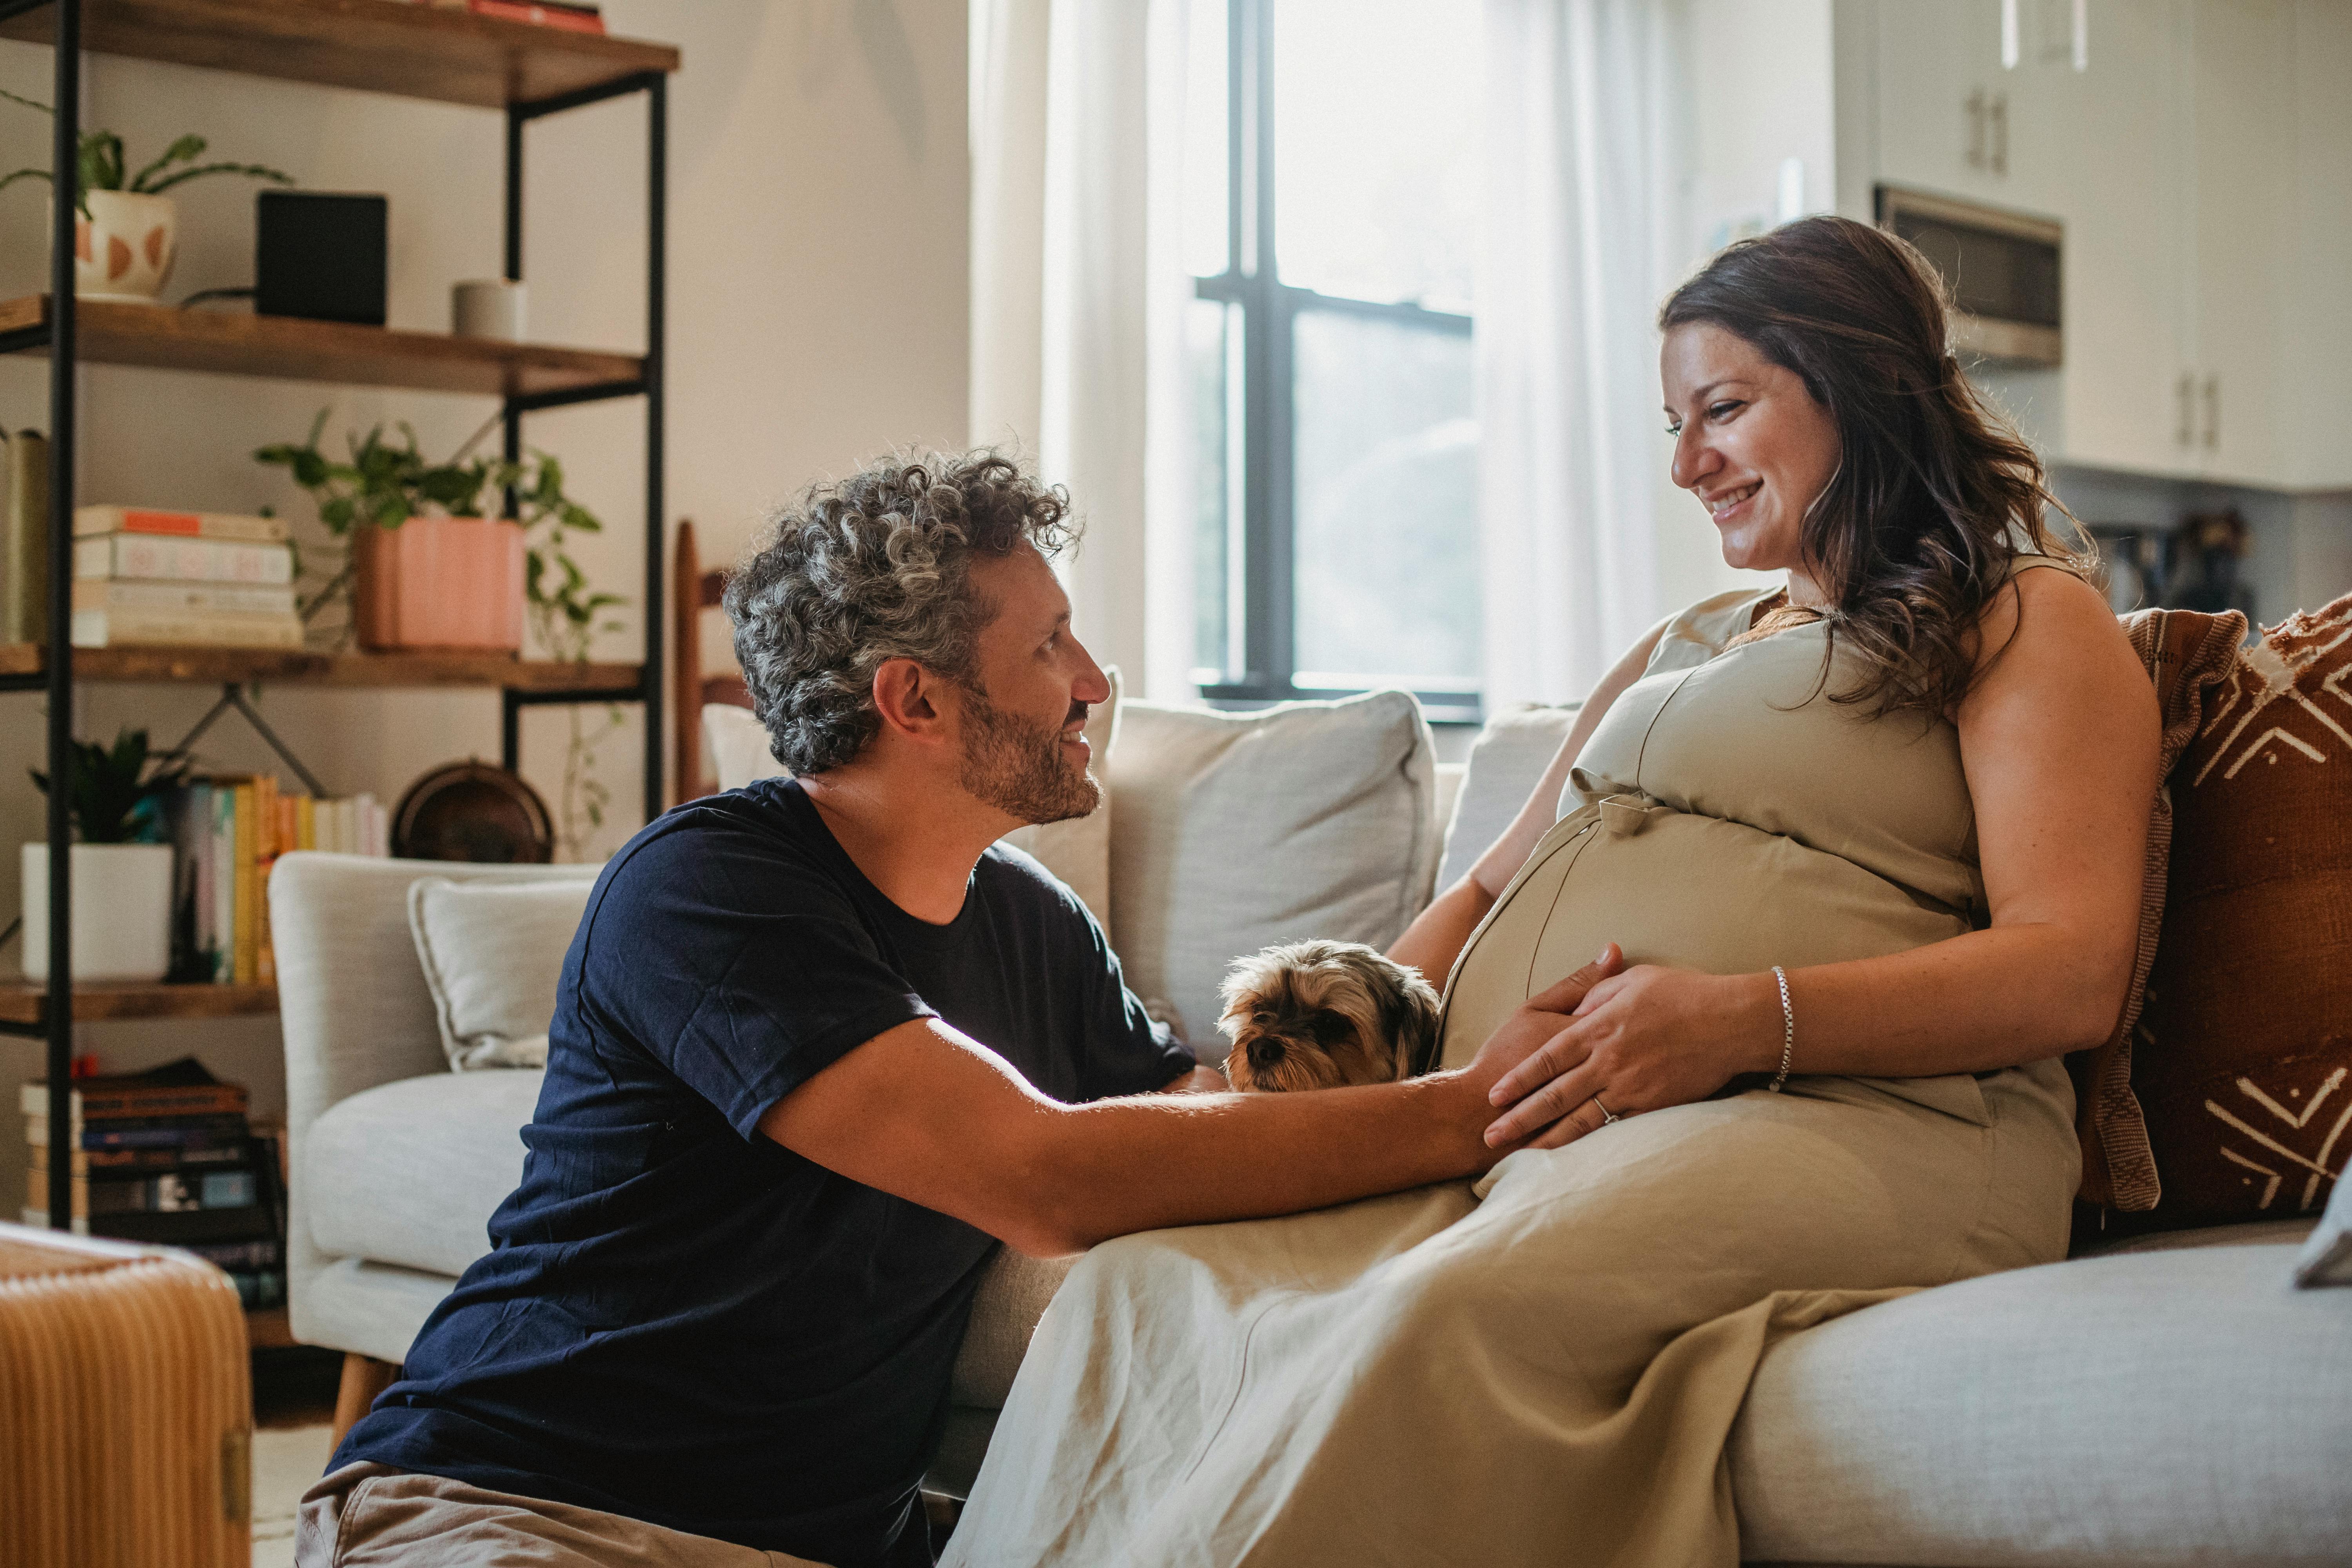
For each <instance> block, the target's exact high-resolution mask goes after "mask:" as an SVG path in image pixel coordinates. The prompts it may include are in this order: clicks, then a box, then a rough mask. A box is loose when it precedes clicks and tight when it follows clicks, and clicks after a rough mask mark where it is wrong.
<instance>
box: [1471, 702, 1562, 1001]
mask: <svg viewBox="0 0 2352 1568" xmlns="http://www.w3.org/2000/svg"><path fill="white" fill-rule="evenodd" d="M1580 706H1581V704H1579V703H1573V702H1571V703H1570V704H1568V705H1567V706H1565V707H1560V708H1541V707H1534V706H1529V707H1524V708H1514V709H1512V710H1509V711H1508V712H1504V713H1497V714H1496V715H1495V716H1494V717H1493V718H1492V719H1489V720H1488V721H1486V728H1485V729H1483V730H1481V731H1478V739H1477V740H1476V741H1475V742H1472V744H1471V747H1470V763H1469V767H1468V770H1467V771H1466V772H1465V773H1464V775H1463V778H1462V789H1461V793H1459V794H1458V795H1455V796H1454V819H1453V821H1452V822H1451V823H1449V824H1448V825H1447V826H1446V829H1445V859H1444V864H1443V865H1441V866H1440V867H1439V868H1438V869H1437V886H1438V888H1439V889H1440V890H1441V891H1442V890H1444V889H1447V888H1450V887H1452V886H1454V883H1456V882H1459V881H1460V880H1461V879H1463V878H1465V877H1466V876H1468V875H1469V874H1470V868H1471V867H1472V866H1474V865H1475V864H1477V860H1478V857H1479V856H1481V855H1484V854H1485V853H1486V851H1487V849H1488V848H1489V847H1491V846H1492V845H1493V844H1494V842H1495V840H1496V839H1497V838H1500V837H1502V836H1503V829H1505V828H1507V827H1508V826H1510V825H1511V819H1512V818H1513V817H1515V816H1518V815H1519V807H1521V806H1523V805H1527V803H1528V792H1530V791H1531V790H1533V789H1534V788H1535V787H1536V781H1537V780H1538V779H1540V778H1542V777H1543V771H1544V769H1546V768H1547V767H1549V766H1550V765H1551V760H1552V758H1553V757H1555V756H1557V755H1559V743H1560V742H1562V741H1565V740H1567V739H1568V731H1569V729H1570V726H1571V725H1573V724H1574V723H1575V722H1576V710H1577V709H1578V708H1579V707H1580ZM1438 983H1442V977H1440V980H1439V982H1438Z"/></svg>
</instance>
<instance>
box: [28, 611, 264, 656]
mask: <svg viewBox="0 0 2352 1568" xmlns="http://www.w3.org/2000/svg"><path fill="white" fill-rule="evenodd" d="M70 629H71V632H72V636H73V645H74V647H257V648H299V647H301V646H302V623H301V621H300V620H299V619H297V618H296V617H295V616H293V615H292V614H291V613H290V612H289V613H288V614H286V615H282V616H279V615H265V616H251V615H236V614H231V613H226V612H222V611H217V610H170V609H151V608H138V609H104V610H76V611H75V612H74V615H73V625H72V626H71V628H70Z"/></svg>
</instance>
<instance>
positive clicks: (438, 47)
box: [0, 0, 678, 109]
mask: <svg viewBox="0 0 2352 1568" xmlns="http://www.w3.org/2000/svg"><path fill="white" fill-rule="evenodd" d="M56 26H57V24H56V21H55V17H54V13H53V11H52V10H51V8H50V7H48V6H43V7H41V8H40V9H38V10H35V11H31V12H27V13H26V14H25V15H24V16H17V17H15V18H13V19H11V20H9V21H7V22H5V23H0V37H6V38H20V39H23V40H25V41H26V42H28V43H40V44H45V43H47V42H48V41H49V39H50V37H52V35H53V33H54V31H55V29H56ZM81 27H82V47H84V48H86V49H92V50H96V51H98V52H99V53H101V54H110V55H129V56H131V57H133V58H138V59H144V60H168V61H170V62H172V63H173V64H174V65H184V66H209V67H211V68H214V69H215V70H229V71H238V72H241V73H243V74H245V75H247V76H268V77H278V78H282V79H285V80H288V81H307V82H315V83H317V84H319V85H320V86H323V87H353V88H359V89H363V90H365V91H369V92H389V93H396V94H398V95H400V96H401V97H404V98H424V99H432V100H436V101H438V102H442V103H467V104H473V105H476V106H478V107H480V108H484V109H503V108H505V107H506V106H507V105H509V104H512V103H534V102H538V101H540V100H544V99H550V98H555V97H558V96H561V95H562V94H565V93H572V92H580V91H583V90H586V89H593V88H598V87H605V86H609V85H611V84H612V83H614V82H617V81H621V80H625V79H627V78H629V77H633V76H639V75H643V74H644V73H646V72H647V71H674V70H676V69H677V63H678V57H677V50H676V49H674V48H672V47H669V46H668V45H667V44H648V43H641V42H638V41H636V40H635V39H631V38H613V37H596V36H594V35H592V34H585V33H571V32H565V31H562V29H560V28H555V27H535V26H530V24H529V23H525V22H503V21H495V20H492V19H491V18H489V17H487V16H474V15H473V14H472V13H470V12H467V11H445V10H440V9H437V8H435V7H432V6H429V5H412V4H408V3H406V0H83V5H82V24H81Z"/></svg>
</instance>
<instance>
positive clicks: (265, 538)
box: [74, 506, 288, 544]
mask: <svg viewBox="0 0 2352 1568" xmlns="http://www.w3.org/2000/svg"><path fill="white" fill-rule="evenodd" d="M103 533H153V534H164V535H169V536H172V537H174V538H180V539H233V540H241V541H244V542H247V543H255V544H283V543H285V542H286V541H287V538H288V534H287V531H286V521H285V519H283V518H276V517H245V516H240V515H238V514H236V513H234V512H222V511H163V510H156V509H154V508H151V507H131V506H85V507H77V508H75V509H74V537H75V538H77V539H87V538H90V537H93V536H95V535H98V534H103Z"/></svg>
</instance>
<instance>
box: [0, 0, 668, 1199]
mask: <svg viewBox="0 0 2352 1568" xmlns="http://www.w3.org/2000/svg"><path fill="white" fill-rule="evenodd" d="M42 5H53V6H55V7H56V10H57V29H56V34H55V37H54V42H53V46H52V47H53V49H54V65H55V84H54V87H53V89H52V90H53V92H54V94H55V96H54V99H53V100H52V101H53V103H54V105H55V108H56V110H57V114H56V120H55V135H54V138H53V140H52V142H51V146H50V159H51V173H52V175H53V185H52V189H53V190H55V191H58V192H64V191H69V190H72V189H74V188H75V187H74V184H73V183H72V182H73V181H74V179H75V171H76V169H77V167H78V163H79V130H80V125H81V58H82V47H81V37H82V29H81V21H82V0H0V20H5V19H7V18H8V17H10V16H17V15H20V14H22V13H24V12H27V11H32V10H37V9H38V8H39V7H40V6H42ZM640 92H641V93H644V94H645V95H646V352H645V362H644V363H645V368H644V371H643V374H641V376H640V377H638V378H637V379H635V380H630V381H616V382H606V383H602V384H596V385H593V386H583V387H574V388H571V389H568V390H565V391H562V392H548V393H534V394H528V395H517V396H509V397H507V398H505V399H504V400H503V407H502V416H501V417H502V423H503V426H504V428H505V438H506V455H507V456H508V457H509V458H520V456H521V454H522V420H523V416H525V415H527V414H532V413H537V412H539V411H540V410H542V409H548V408H561V407H567V406H569V405H573V404H578V403H591V402H598V401H603V400H606V399H610V398H616V397H642V398H644V399H645V412H646V437H645V438H646V497H645V499H646V558H645V568H646V592H645V606H644V626H645V639H646V651H645V658H644V661H643V663H642V665H641V666H640V667H639V675H638V683H637V684H636V685H635V686H633V687H619V688H614V689H610V690H596V691H518V690H514V689H501V690H500V692H499V710H500V712H499V755H500V757H501V759H502V760H503V761H504V763H505V765H506V766H507V767H509V768H512V767H514V766H515V765H516V762H517V758H518V752H519V751H520V741H521V713H522V710H523V709H524V708H526V707H535V706H545V705H551V704H560V703H581V702H637V703H642V704H643V705H644V708H645V805H646V817H647V818H648V820H650V819H651V818H652V817H653V816H655V815H656V814H657V813H659V811H660V810H661V805H662V800H663V777H662V758H663V752H664V747H663V745H662V665H663V658H662V626H661V617H662V606H663V604H664V603H665V598H664V595H663V593H662V574H663V545H664V543H665V535H666V532H667V531H666V530H665V529H664V527H663V524H662V519H663V516H664V512H663V502H662V483H663V462H662V456H663V454H662V416H663V399H662V381H663V366H664V346H665V338H666V333H665V331H664V325H665V323H664V311H665V303H666V294H665V288H666V283H667V277H666V272H667V256H666V247H667V214H668V205H669V193H668V120H669V81H668V78H667V76H666V75H664V74H663V73H662V72H659V71H647V72H644V73H642V74H639V75H636V76H631V77H625V78H623V79H620V80H617V81H614V82H610V83H607V84H605V85H604V86H601V87H594V88H589V89H583V90H581V91H578V92H570V93H563V94H561V95H559V96H556V97H553V98H548V99H542V100H538V101H535V102H530V103H517V104H510V105H509V106H508V109H507V134H506V201H505V219H506V275H507V277H508V278H509V279H514V280H516V281H518V282H519V281H520V280H521V279H522V216H523V127H524V126H525V125H527V124H529V123H530V121H534V120H539V119H542V118H544V117H546V116H548V115H551V114H557V113H561V112H562V111H563V110H567V109H577V108H581V107H583V106H584V105H587V104H591V103H601V102H603V101H604V100H607V99H613V98H620V97H625V96H627V95H630V94H633V93H640ZM51 227H52V230H53V232H52V236H51V243H50V247H49V298H50V307H49V319H48V321H47V323H46V324H44V325H41V326H38V327H31V328H26V329H25V330H23V331H16V332H11V333H8V334H6V336H5V338H0V353H16V352H21V351H23V350H26V349H35V348H43V347H46V348H47V350H48V351H49V517H48V525H49V552H48V554H49V563H50V570H49V581H48V647H47V660H46V666H47V667H46V668H44V669H43V670H42V671H41V672H40V673H39V674H37V675H21V676H6V677H0V691H26V690H39V691H43V692H45V693H46V694H47V700H48V714H47V718H48V728H47V752H48V773H49V776H50V777H51V778H53V779H63V778H65V777H67V776H68V773H69V770H70V765H71V757H72V749H73V687H74V674H73V648H72V608H73V602H72V588H73V574H72V570H71V563H72V561H73V512H74V478H73V477H74V440H75V427H74V426H75V421H74V384H75V379H76V375H77V372H78V356H77V353H76V350H77V346H78V340H77V337H76V321H75V300H74V226H73V225H72V224H69V223H63V222H60V223H58V224H55V225H52V226H51ZM227 710H236V711H237V712H238V713H239V714H240V715H241V716H242V717H244V718H245V719H247V721H248V722H251V723H253V724H255V726H256V728H257V730H258V731H259V732H260V734H261V736H262V738H263V739H264V740H265V741H266V742H268V743H269V745H270V746H271V748H272V749H273V750H275V751H276V752H278V755H279V756H280V757H281V758H284V759H285V760H286V761H287V763H288V764H289V766H291V767H292V768H293V769H294V771H295V772H296V773H298V774H299V775H300V776H301V777H302V778H303V779H304V781H305V782H306V783H310V784H311V787H312V788H313V789H314V790H315V789H316V787H317V785H316V784H315V782H314V781H312V780H311V778H310V773H309V772H308V770H306V769H304V768H303V767H302V766H301V764H300V763H299V762H296V761H295V760H294V758H293V756H292V754H291V753H290V752H289V751H288V750H287V748H286V747H285V746H284V744H283V743H282V742H280V741H279V740H278V737H277V736H276V735H275V734H274V733H273V732H271V731H270V730H269V728H268V725H267V724H266V723H264V722H262V721H260V717H259V715H258V714H257V712H255V711H254V710H253V709H252V707H251V705H250V704H249V703H248V702H247V700H246V699H245V696H244V692H243V689H242V688H240V687H238V686H235V685H231V686H228V687H226V688H225V689H224V693H223V697H222V700H221V701H220V702H219V703H217V704H215V707H214V709H213V710H212V711H211V712H210V713H208V714H207V715H206V716H205V719H204V721H202V722H201V723H199V724H198V725H197V727H196V731H194V732H192V733H191V735H190V737H189V739H190V740H191V741H193V740H194V736H195V733H200V732H202V731H203V730H204V729H205V727H206V726H208V725H209V724H211V723H212V722H213V721H214V720H215V719H217V718H219V717H220V716H221V714H222V713H223V712H225V711H227ZM47 813H48V815H47V826H46V832H47V840H48V845H49V886H48V900H47V902H48V910H47V918H48V922H49V974H48V981H47V994H46V997H45V1005H44V1007H43V1009H42V1022H41V1023H40V1024H38V1025H27V1024H20V1023H15V1022H9V1021H5V1020H0V1034H7V1035H16V1036H22V1037H32V1038H38V1039H42V1040H44V1042H45V1043H46V1045H47V1074H48V1085H49V1092H48V1102H49V1103H48V1121H49V1156H48V1162H49V1163H48V1176H49V1191H50V1192H52V1193H68V1192H71V1191H72V1190H73V1186H72V1179H71V1178H72V1153H73V1151H72V1146H71V1143H70V1142H69V1140H70V1138H71V1136H72V1130H71V1126H70V1120H71V1107H72V1100H71V1089H70V1077H71V1068H72V1060H73V951H72V937H73V890H72V889H73V882H72V856H71V854H70V853H69V849H68V847H69V846H70V844H71V842H72V837H73V834H72V820H71V817H70V816H69V814H68V793H67V792H66V791H65V790H63V789H52V790H50V791H49V792H48V796H47ZM25 918H26V920H28V921H29V920H31V919H33V918H34V911H32V910H26V911H25ZM71 1209H72V1205H69V1204H63V1203H53V1204H51V1205H49V1223H50V1225H51V1226H54V1227H56V1228H58V1229H64V1228H67V1227H68V1226H71V1224H72V1214H71Z"/></svg>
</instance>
